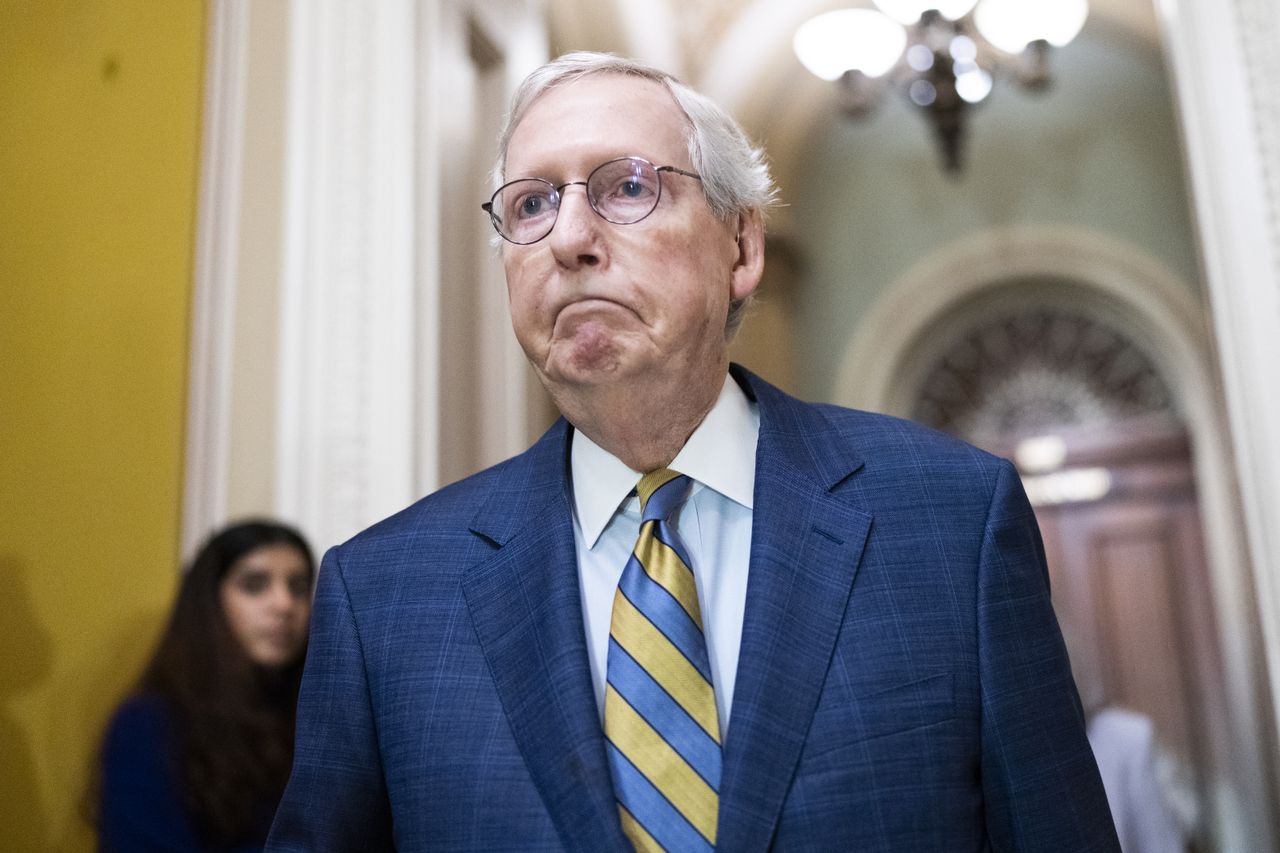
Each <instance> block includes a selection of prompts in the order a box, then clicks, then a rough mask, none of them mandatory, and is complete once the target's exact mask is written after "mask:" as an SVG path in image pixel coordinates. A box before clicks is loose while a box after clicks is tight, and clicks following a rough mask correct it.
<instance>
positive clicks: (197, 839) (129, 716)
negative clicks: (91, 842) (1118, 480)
mask: <svg viewBox="0 0 1280 853" xmlns="http://www.w3.org/2000/svg"><path fill="white" fill-rule="evenodd" d="M314 576H315V564H314V561H313V559H312V556H311V551H310V549H309V548H308V546H307V543H306V542H305V541H304V540H303V539H302V537H301V536H300V535H299V534H298V533H297V532H296V531H295V530H293V529H292V528H289V527H286V526H284V525H281V524H276V523H273V522H268V521H250V522H245V523H241V524H235V525H232V526H230V527H227V528H226V529H224V530H222V531H220V532H218V533H216V534H215V535H213V536H212V537H211V538H210V539H209V541H208V542H207V543H206V544H205V546H204V547H203V548H202V549H201V550H200V552H199V554H197V556H196V558H195V560H194V562H193V563H192V565H191V568H190V570H189V571H188V572H187V574H186V576H185V577H184V578H183V579H182V584H181V586H180V588H179V590H178V599H177V602H176V603H175V605H174V608H173V613H172V614H171V616H170V619H169V624H168V627H167V628H166V629H165V632H164V635H163V637H162V638H161V640H160V645H159V648H158V649H157V650H156V652H155V656H154V657H153V658H152V659H151V662H150V664H149V665H148V666H147V669H146V671H145V672H144V674H143V676H142V679H141V680H140V681H139V683H138V685H137V687H136V688H135V689H134V691H133V692H132V694H131V695H130V696H129V698H127V699H126V700H125V701H124V702H123V704H122V705H121V706H120V708H119V709H118V710H117V711H116V714H115V716H114V717H113V718H112V720H111V723H110V725H109V726H108V728H107V733H106V737H105V739H104V741H103V747H102V754H101V776H100V779H99V780H98V788H97V794H98V799H97V802H98V809H97V812H98V814H97V825H98V838H99V849H100V850H102V851H104V853H127V851H140V850H147V851H161V850H166V851H240V850H243V851H251V850H254V851H257V850H261V849H262V846H263V844H264V843H265V842H266V837H267V831H268V830H269V829H270V828H271V818H272V816H273V814H274V813H275V808H276V805H277V804H278V802H279V800H280V796H281V794H282V793H283V792H284V786H285V782H286V781H287V780H288V778H289V768H290V765H291V763H292V760H293V728H294V713H295V705H296V703H297V698H298V683H299V681H300V680H301V677H302V662H303V658H304V656H305V654H306V643H307V625H308V621H309V619H310V616H311V587H312V582H313V580H314Z"/></svg>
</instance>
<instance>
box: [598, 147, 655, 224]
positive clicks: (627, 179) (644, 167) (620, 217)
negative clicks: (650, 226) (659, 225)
mask: <svg viewBox="0 0 1280 853" xmlns="http://www.w3.org/2000/svg"><path fill="white" fill-rule="evenodd" d="M661 192H662V184H661V182H660V180H659V178H658V170H657V169H655V168H654V167H653V165H652V164H651V163H648V162H646V161H644V160H640V159H637V158H633V157H624V158H622V159H621V160H610V161H609V162H608V163H605V164H603V165H602V166H599V167H597V168H596V170H595V171H594V172H592V173H591V174H590V175H589V176H588V177H587V196H588V197H589V198H590V199H591V206H592V207H594V208H595V209H596V213H599V214H600V215H601V216H603V217H604V218H605V219H607V220H609V221H610V222H613V223H615V224H617V225H630V224H631V223H633V222H639V221H640V220H641V219H644V218H645V217H646V216H648V215H649V214H650V213H652V212H653V209H654V208H655V207H657V206H658V196H659V195H660V194H661Z"/></svg>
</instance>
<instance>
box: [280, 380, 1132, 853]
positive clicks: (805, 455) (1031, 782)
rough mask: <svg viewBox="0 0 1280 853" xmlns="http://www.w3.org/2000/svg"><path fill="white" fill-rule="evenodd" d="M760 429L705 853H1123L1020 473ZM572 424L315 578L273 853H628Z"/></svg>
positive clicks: (849, 438) (920, 440)
mask: <svg viewBox="0 0 1280 853" xmlns="http://www.w3.org/2000/svg"><path fill="white" fill-rule="evenodd" d="M733 370H734V375H735V378H737V379H738V381H739V382H740V383H741V384H742V385H743V386H744V388H745V389H746V390H747V392H748V394H749V395H750V396H752V397H753V398H754V399H755V400H756V401H757V403H758V404H759V411H760V438H759V446H758V453H757V463H756V466H757V467H756V486H755V515H754V522H753V524H754V528H753V531H752V545H751V564H750V577H749V583H748V590H747V605H746V614H745V624H744V626H743V635H742V647H741V655H740V663H739V672H738V680H737V686H736V688H735V692H734V696H733V720H732V725H731V726H730V727H729V729H728V734H727V739H726V742H725V753H724V776H723V782H722V790H721V805H720V822H719V829H718V833H719V849H721V850H725V851H762V850H778V851H787V850H821V851H834V850H858V851H877V850H886V851H934V850H936V851H969V850H973V851H980V850H988V849H993V850H1026V851H1071V853H1084V851H1118V850H1119V846H1118V844H1117V842H1116V837H1115V831H1114V829H1113V828H1112V824H1111V817H1110V813H1109V811H1108V808H1107V802H1106V798H1105V796H1104V793H1103V790H1102V785H1101V782H1100V781H1099V778H1098V771H1097V768H1096V765H1095V763H1094V760H1093V755H1092V753H1091V752H1090V750H1089V745H1088V742H1087V740H1086V739H1085V732H1084V725H1083V719H1082V714H1081V710H1080V703H1079V700H1078V698H1077V695H1076V690H1075V686H1074V684H1073V683H1072V680H1071V673H1070V670H1069V666H1068V663H1067V655H1066V652H1065V650H1064V648H1063V644H1062V639H1061V636H1060V634H1059V631H1058V626H1057V623H1056V621H1055V619H1054V616H1053V611H1052V609H1051V607H1050V603H1049V589H1048V579H1047V574H1046V571H1045V565H1044V557H1043V549H1042V547H1041V544H1040V538H1039V533H1038V531H1037V528H1036V525H1035V521H1034V519H1033V517H1032V513H1031V508H1030V507H1029V505H1028V504H1027V501H1026V498H1025V496H1024V494H1023V492H1022V488H1021V486H1020V485H1019V482H1018V479H1017V475H1016V474H1015V472H1014V470H1013V468H1012V466H1010V465H1009V463H1007V462H1004V461H1002V460H998V459H996V458H994V457H991V456H989V455H987V454H985V453H983V452H981V451H979V450H976V449H974V448H972V447H969V446H967V445H964V444H961V443H959V442H957V441H955V440H952V439H950V438H947V437H944V436H942V435H940V434H938V433H935V432H932V431H929V430H926V429H923V428H921V427H918V426H915V425H913V424H910V423H907V422H904V421H900V420H896V419H892V418H888V417H884V416H879V415H872V414H867V413H864V412H856V411H850V410H845V409H840V408H836V407H832V406H816V405H809V404H805V403H801V402H799V401H797V400H794V399H792V398H790V397H788V396H786V395H785V394H783V393H782V392H780V391H778V390H777V389H775V388H773V387H772V386H770V385H768V384H766V383H764V382H763V381H761V380H759V379H758V378H756V377H754V376H752V375H751V374H749V373H747V372H746V371H743V370H741V369H740V368H736V367H735V368H734V369H733ZM568 435H569V427H568V426H567V425H566V424H565V423H564V422H563V421H561V422H560V423H558V424H556V425H555V426H553V427H552V428H551V430H550V431H549V432H547V434H546V435H545V436H543V438H542V439H541V440H540V441H539V442H538V443H537V444H535V445H534V446H533V447H532V448H531V449H529V450H528V451H526V452H525V453H523V454H521V455H520V456H517V457H515V458H514V459H511V460H508V461H507V462H504V463H502V464H500V465H497V466H495V467H494V468H491V469H489V470H487V471H483V472H481V473H479V474H476V475H475V476H473V477H470V478H468V479H466V480H463V481H461V482H459V483H455V484H453V485H451V486H448V487H447V488H444V489H442V490H440V491H439V492H437V493H435V494H433V495H431V496H429V497H427V498H424V499H423V500H421V501H419V502H418V503H416V504H414V505H413V506H412V507H410V508H408V509H406V510H405V511H403V512H401V513H400V514H398V515H396V516H393V517H392V518H390V519H388V520H386V521H384V522H382V523H380V524H378V525H376V526H374V527H372V528H370V529H369V530H367V531H365V532H364V533H361V534H360V535H358V536H356V537H355V538H354V539H352V540H351V541H349V542H347V543H345V544H344V545H341V546H339V547H337V548H335V549H333V550H331V551H330V552H329V553H328V555H327V556H326V557H325V560H324V563H323V567H322V569H321V571H320V576H319V584H318V590H317V593H316V603H315V612H314V621H313V626H312V633H311V643H310V650H309V652H308V659H307V664H306V674H305V676H304V678H303V685H302V693H301V698H300V701H299V709H298V714H299V716H298V737H297V750H296V756H295V761H294V769H293V775H292V778H291V779H290V782H289V786H288V789H287V791H286V792H285V796H284V800H283V802H282V804H281V806H280V809H279V812H278V813H277V815H276V820H275V824H274V827H273V831H272V836H271V841H270V842H269V844H268V849H269V850H280V851H283V850H290V851H308V853H317V851H346V850H390V849H397V850H402V851H417V850H520V851H533V850H574V851H611V850H627V849H629V848H628V843H627V841H626V839H625V838H624V836H623V835H622V833H621V830H620V828H619V823H618V817H617V812H616V808H615V805H614V800H613V791H612V784H611V782H610V778H609V769H608V764H607V759H606V757H605V747H604V742H603V735H602V730H601V724H600V720H599V717H598V714H597V711H596V705H595V699H594V696H593V693H592V685H591V676H590V673H589V671H588V663H587V652H586V646H585V643H586V640H585V635H584V631H583V625H582V611H581V602H580V599H579V591H578V583H577V573H576V571H575V570H574V559H575V557H574V543H573V528H572V520H571V514H570V513H571V508H570V507H571V499H570V481H569V475H568V473H567V464H566V458H567V446H568V441H567V439H568Z"/></svg>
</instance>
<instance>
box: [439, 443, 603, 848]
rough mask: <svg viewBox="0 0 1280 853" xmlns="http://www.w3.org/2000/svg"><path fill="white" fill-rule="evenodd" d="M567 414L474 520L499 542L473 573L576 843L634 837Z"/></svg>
mask: <svg viewBox="0 0 1280 853" xmlns="http://www.w3.org/2000/svg"><path fill="white" fill-rule="evenodd" d="M566 445H567V429H566V428H565V426H564V425H563V422H561V424H559V425H558V426H557V427H555V428H553V429H552V431H551V432H549V433H548V434H547V436H544V438H543V439H542V441H540V442H539V443H538V444H537V445H535V446H534V447H533V448H531V449H530V451H529V452H528V453H527V454H526V455H525V456H523V457H520V458H519V459H518V460H517V461H516V462H514V463H513V464H512V465H511V468H512V471H511V472H510V473H509V474H508V475H507V477H505V478H504V486H503V487H502V488H503V491H502V492H501V493H500V494H495V495H494V496H493V497H492V498H491V499H490V500H489V501H488V503H487V504H486V506H485V507H484V508H483V509H482V510H481V511H480V513H479V514H478V515H477V516H476V519H475V521H474V522H473V524H472V529H473V530H474V531H475V532H476V533H477V534H479V535H481V536H484V537H485V538H487V539H489V540H490V541H492V542H494V543H495V544H497V545H498V549H497V550H496V551H495V552H494V554H493V555H492V556H491V557H490V558H489V559H487V560H485V561H483V562H482V563H480V564H479V565H477V566H475V567H473V568H472V569H471V570H470V571H469V572H468V573H467V575H466V577H465V578H464V579H463V584H462V585H463V593H464V595H465V597H466V601H467V607H468V608H469V610H470V612H471V620H472V624H473V625H474V627H475V630H476V634H477V636H478V637H479V640H480V645H481V648H482V649H483V651H484V656H485V659H486V661H487V662H488V664H489V669H490V672H491V673H492V675H493V680H494V684H495V685H496V687H497V691H498V695H499V698H500V699H501V701H502V706H503V709H504V710H505V712H506V715H507V720H508V722H509V723H510V725H511V731H512V733H513V734H514V736H515V740H516V744H517V745H518V747H519V749H520V752H521V753H522V755H523V756H524V760H525V765H526V766H527V767H528V769H529V773H530V775H531V776H532V777H533V781H534V784H535V786H536V787H537V789H538V793H539V794H540V795H541V797H542V800H543V802H544V804H545V805H546V807H547V811H548V812H549V813H550V815H551V819H552V821H553V823H554V824H555V826H556V829H557V830H558V832H559V834H560V839H561V841H562V842H563V843H564V845H565V847H566V848H567V849H570V850H583V851H586V850H601V849H615V848H616V849H626V847H625V845H626V843H627V842H626V840H625V838H624V837H623V836H622V833H621V829H620V827H619V823H618V816H617V810H616V807H615V805H614V799H613V785H612V782H611V781H610V776H609V767H608V759H607V758H606V755H605V747H604V736H603V732H602V731H601V727H600V721H599V718H598V715H597V713H596V702H595V695H594V692H593V689H592V684H591V674H590V668H589V667H590V664H589V662H588V659H587V649H586V636H585V630H584V628H583V623H582V600H581V595H580V593H579V589H578V574H577V571H576V565H577V557H576V552H575V549H574V541H573V523H572V515H571V508H570V503H569V489H568V486H567V474H566V473H565V464H564V463H565V449H566Z"/></svg>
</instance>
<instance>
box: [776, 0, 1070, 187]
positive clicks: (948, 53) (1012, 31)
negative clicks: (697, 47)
mask: <svg viewBox="0 0 1280 853" xmlns="http://www.w3.org/2000/svg"><path fill="white" fill-rule="evenodd" d="M875 5H876V6H877V7H879V10H878V11H877V10H875V9H865V8H863V9H840V10H837V11H834V12H827V13H825V14H822V15H819V16H817V17H816V18H812V19H810V20H809V21H806V22H805V23H804V24H803V25H801V26H800V28H799V29H798V30H796V34H795V38H794V39H793V46H794V48H795V51H796V55H797V56H798V57H799V58H800V61H801V62H802V63H803V64H804V66H805V67H806V68H808V69H809V71H811V72H812V73H813V74H815V75H817V76H818V77H821V78H823V79H825V80H832V81H836V82H837V84H838V86H839V98H840V107H841V110H842V111H843V112H844V113H845V114H846V115H848V116H850V117H852V118H859V119H860V118H864V117H866V116H867V115H868V114H869V113H870V112H871V111H872V109H873V108H874V107H875V105H876V104H877V103H878V102H879V100H880V98H881V97H882V96H883V94H884V92H885V91H886V90H888V89H897V90H900V91H902V92H904V93H905V94H906V96H907V97H908V98H909V99H910V100H911V102H912V103H914V104H915V105H916V106H917V107H919V108H920V109H921V110H923V111H924V113H925V115H926V116H927V117H928V119H929V123H930V124H931V125H932V127H933V131H934V135H935V136H936V138H937V140H938V144H939V146H940V147H941V150H942V160H943V166H944V168H945V169H946V171H947V172H948V173H949V174H952V175H958V174H959V172H960V170H961V167H962V164H963V155H964V132H965V121H966V118H967V115H968V111H969V109H970V108H971V107H973V106H975V105H977V104H979V103H981V102H982V101H983V100H985V99H986V97H987V95H989V94H990V93H991V89H992V86H993V84H994V80H995V78H997V77H1008V78H1011V79H1013V80H1015V81H1016V82H1018V83H1020V84H1021V85H1022V86H1024V87H1025V88H1028V89H1031V90H1042V89H1044V88H1045V87H1046V86H1047V85H1048V83H1049V52H1050V49H1051V47H1062V46H1064V45H1066V44H1067V43H1068V42H1070V41H1071V40H1072V39H1074V38H1075V37H1076V35H1078V34H1079V32H1080V29H1081V28H1082V27H1083V26H1084V21H1085V18H1086V17H1087V16H1088V3H1087V0H981V2H978V0H875Z"/></svg>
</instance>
